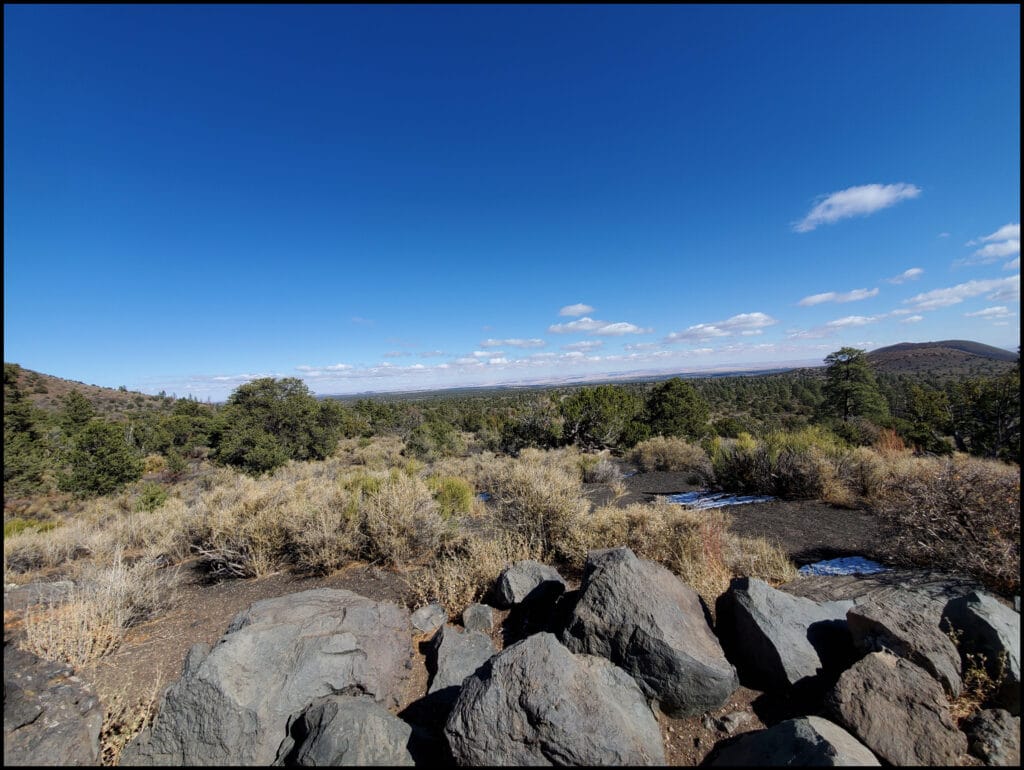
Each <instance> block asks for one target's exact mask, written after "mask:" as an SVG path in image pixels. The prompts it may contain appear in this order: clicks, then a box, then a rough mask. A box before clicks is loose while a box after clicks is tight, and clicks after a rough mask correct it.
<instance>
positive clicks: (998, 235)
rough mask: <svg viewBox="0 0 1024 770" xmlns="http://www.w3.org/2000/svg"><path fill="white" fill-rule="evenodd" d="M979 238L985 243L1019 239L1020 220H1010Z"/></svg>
mask: <svg viewBox="0 0 1024 770" xmlns="http://www.w3.org/2000/svg"><path fill="white" fill-rule="evenodd" d="M981 240H982V241H983V242H985V243H991V242H992V241H1009V240H1014V241H1019V240H1020V222H1012V223H1011V224H1008V225H1003V226H1002V227H1000V228H999V229H998V230H996V231H995V232H994V233H990V234H989V235H986V236H983V237H982V239H981Z"/></svg>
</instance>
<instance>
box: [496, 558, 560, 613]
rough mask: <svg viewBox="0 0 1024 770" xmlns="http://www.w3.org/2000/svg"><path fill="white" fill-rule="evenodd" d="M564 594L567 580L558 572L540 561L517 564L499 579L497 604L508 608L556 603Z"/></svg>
mask: <svg viewBox="0 0 1024 770" xmlns="http://www.w3.org/2000/svg"><path fill="white" fill-rule="evenodd" d="M563 591H565V581H564V580H563V579H562V576H561V575H559V574H558V570H556V569H555V568H554V567H550V566H548V565H547V564H541V563H540V562H539V561H531V560H524V561H517V562H516V563H515V564H513V565H512V566H510V567H507V568H506V569H505V571H504V572H502V573H501V575H499V576H498V582H497V584H496V585H495V589H494V594H495V600H496V601H495V603H496V604H497V605H498V606H499V607H501V608H508V607H512V606H515V605H517V604H522V603H523V602H525V601H527V599H529V600H530V602H531V603H541V602H544V603H548V602H550V603H554V601H555V600H556V599H557V598H558V597H559V596H561V594H562V592H563Z"/></svg>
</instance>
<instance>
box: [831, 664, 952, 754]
mask: <svg viewBox="0 0 1024 770" xmlns="http://www.w3.org/2000/svg"><path fill="white" fill-rule="evenodd" d="M826 707H827V709H828V710H829V711H830V713H832V714H833V715H834V717H835V719H836V721H837V722H839V724H841V725H843V726H844V727H845V728H846V729H847V730H849V731H850V732H851V733H853V734H854V735H855V736H856V737H857V738H858V739H859V740H860V741H861V742H862V743H864V745H866V746H867V747H868V748H869V749H871V750H872V751H873V752H874V753H875V754H877V755H878V756H879V757H880V758H881V759H883V760H884V761H886V762H889V763H890V764H893V765H956V764H960V759H961V755H963V754H964V752H965V751H966V749H967V740H966V738H965V737H964V734H963V733H961V732H960V731H959V730H958V729H957V727H956V723H955V722H954V721H953V718H952V716H951V715H950V713H949V706H948V702H947V700H946V695H945V693H944V692H943V690H942V686H941V685H940V684H939V683H938V682H937V681H936V680H935V679H934V678H932V676H931V675H930V674H929V673H928V672H927V671H925V670H924V669H922V668H921V667H920V666H917V665H915V664H913V663H911V662H910V661H908V660H906V659H904V658H898V657H896V656H895V655H891V654H889V653H887V652H873V653H870V654H869V655H867V656H866V657H864V658H863V659H861V660H860V661H858V662H857V663H856V664H855V665H854V666H853V667H851V668H850V669H849V670H847V671H845V672H844V673H843V675H842V676H841V677H839V681H838V682H837V683H836V685H835V687H834V688H833V690H832V691H831V692H830V693H829V695H828V697H827V698H826Z"/></svg>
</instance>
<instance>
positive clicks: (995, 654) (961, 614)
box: [944, 592, 1020, 716]
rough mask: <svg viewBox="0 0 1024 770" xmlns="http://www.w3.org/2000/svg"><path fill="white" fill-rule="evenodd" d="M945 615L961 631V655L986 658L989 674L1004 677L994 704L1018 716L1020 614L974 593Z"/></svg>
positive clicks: (953, 603)
mask: <svg viewBox="0 0 1024 770" xmlns="http://www.w3.org/2000/svg"><path fill="white" fill-rule="evenodd" d="M944 616H945V617H946V619H947V620H948V621H949V622H950V624H952V626H953V627H954V628H955V629H956V630H957V631H958V632H960V635H961V636H960V652H962V653H964V654H965V655H966V654H974V655H978V654H981V655H984V656H985V662H986V665H987V667H988V671H989V674H990V675H992V676H998V675H999V674H1000V673H1001V674H1002V675H1003V682H1002V685H1001V686H1000V688H999V690H998V691H997V692H996V694H995V695H994V696H993V698H992V705H994V706H1000V707H1002V708H1005V709H1006V710H1007V711H1009V712H1010V713H1011V714H1013V715H1014V716H1019V715H1020V615H1019V614H1018V613H1017V612H1014V611H1013V610H1012V609H1010V608H1009V607H1007V606H1006V605H1004V604H1003V603H1002V602H1000V601H999V600H998V599H996V598H995V597H994V596H990V595H989V594H986V593H982V592H974V593H971V594H969V595H968V596H964V597H961V598H959V599H954V600H953V601H951V602H949V604H947V605H946V608H945V612H944ZM1000 661H1003V663H1002V664H1000Z"/></svg>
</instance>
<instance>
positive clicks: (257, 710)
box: [121, 588, 412, 765]
mask: <svg viewBox="0 0 1024 770" xmlns="http://www.w3.org/2000/svg"><path fill="white" fill-rule="evenodd" d="M411 656H412V639H411V628H410V625H409V613H408V611H407V610H406V609H405V608H404V607H398V606H397V605H394V604H390V603H387V602H375V601H371V600H370V599H366V598H364V597H362V596H359V595H358V594H354V593H352V592H351V591H343V590H338V589H329V588H319V589H314V590H311V591H303V592H301V593H295V594H290V595H287V596H282V597H279V598H276V599H268V600H265V601H260V602H256V603H255V604H253V605H252V606H251V607H249V609H247V610H245V611H243V612H241V613H239V614H238V615H237V616H236V617H235V619H234V620H233V621H232V622H231V625H230V626H229V628H228V630H227V633H226V634H225V635H224V636H223V637H222V638H221V639H220V641H219V642H217V644H216V646H215V647H214V648H213V649H212V650H210V649H209V648H208V647H207V646H206V645H195V646H194V647H193V648H192V650H191V651H190V652H189V655H188V657H187V658H186V660H185V666H184V670H183V672H182V677H181V679H179V680H178V681H177V682H175V683H174V684H172V685H171V686H170V687H169V688H168V690H167V691H166V692H165V693H164V696H163V698H162V699H161V703H160V707H159V711H158V714H157V717H156V720H155V724H154V726H153V727H152V728H151V729H147V730H146V731H144V732H143V733H142V735H140V736H139V738H137V739H136V740H135V741H133V742H132V743H130V744H129V745H128V746H127V747H126V748H125V751H124V752H122V759H121V764H184V765H203V764H207V765H226V764H269V763H270V762H272V761H273V760H274V758H275V756H276V755H277V751H278V748H279V747H280V745H281V742H282V740H283V739H284V737H285V731H286V726H287V724H288V722H289V720H290V718H291V717H292V716H293V715H294V714H298V713H299V712H300V711H302V709H304V708H305V707H306V706H308V705H309V704H310V703H311V702H313V701H314V700H316V699H317V698H321V697H325V696H327V695H334V694H366V695H369V696H372V697H373V698H375V699H376V700H378V701H382V702H384V703H385V704H386V705H395V704H397V700H396V698H397V693H399V692H400V686H399V685H400V683H401V681H402V679H403V677H404V676H406V674H407V669H406V663H407V662H408V661H409V660H410V658H411Z"/></svg>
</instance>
